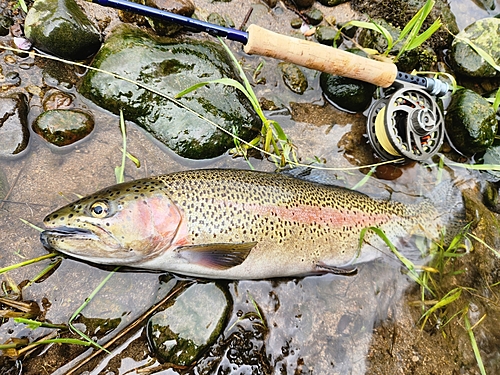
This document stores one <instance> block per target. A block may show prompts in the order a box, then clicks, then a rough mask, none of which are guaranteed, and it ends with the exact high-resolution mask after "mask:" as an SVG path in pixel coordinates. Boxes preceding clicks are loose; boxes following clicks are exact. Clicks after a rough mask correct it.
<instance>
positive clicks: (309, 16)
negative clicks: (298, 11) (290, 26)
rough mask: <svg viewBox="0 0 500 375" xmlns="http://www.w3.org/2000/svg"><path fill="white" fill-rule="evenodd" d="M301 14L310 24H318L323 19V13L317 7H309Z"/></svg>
mask: <svg viewBox="0 0 500 375" xmlns="http://www.w3.org/2000/svg"><path fill="white" fill-rule="evenodd" d="M302 15H303V16H304V17H305V18H306V20H307V22H308V23H309V24H311V25H319V24H320V23H321V21H323V13H322V12H321V11H320V10H319V9H317V8H314V7H313V8H311V9H308V10H307V11H305V12H303V13H302Z"/></svg>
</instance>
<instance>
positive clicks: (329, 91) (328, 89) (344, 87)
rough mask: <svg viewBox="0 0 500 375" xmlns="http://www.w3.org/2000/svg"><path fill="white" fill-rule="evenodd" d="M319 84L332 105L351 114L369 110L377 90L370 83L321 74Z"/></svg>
mask: <svg viewBox="0 0 500 375" xmlns="http://www.w3.org/2000/svg"><path fill="white" fill-rule="evenodd" d="M319 82H320V86H321V89H322V90H323V94H324V95H325V97H326V98H327V99H328V100H329V101H330V102H331V103H332V104H334V105H335V106H337V107H340V108H341V109H344V110H347V111H351V112H362V111H364V110H365V109H367V108H368V106H369V105H370V103H371V101H372V96H373V93H374V92H375V89H376V87H375V86H374V85H372V84H370V83H366V82H362V81H358V80H356V79H352V78H347V77H341V76H337V75H333V74H328V73H321V75H320V77H319Z"/></svg>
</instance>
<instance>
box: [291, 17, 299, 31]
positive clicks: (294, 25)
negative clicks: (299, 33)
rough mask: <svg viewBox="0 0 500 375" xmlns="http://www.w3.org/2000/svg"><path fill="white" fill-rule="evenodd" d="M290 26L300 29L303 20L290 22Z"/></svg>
mask: <svg viewBox="0 0 500 375" xmlns="http://www.w3.org/2000/svg"><path fill="white" fill-rule="evenodd" d="M290 26H291V27H292V28H294V29H300V27H301V26H302V19H300V18H298V17H297V18H294V19H292V20H291V21H290Z"/></svg>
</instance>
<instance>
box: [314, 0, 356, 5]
mask: <svg viewBox="0 0 500 375" xmlns="http://www.w3.org/2000/svg"><path fill="white" fill-rule="evenodd" d="M347 1H349V0H319V2H320V3H321V4H322V5H324V6H327V7H334V6H336V5H339V4H343V3H345V2H347Z"/></svg>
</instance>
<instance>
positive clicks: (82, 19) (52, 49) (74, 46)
mask: <svg viewBox="0 0 500 375" xmlns="http://www.w3.org/2000/svg"><path fill="white" fill-rule="evenodd" d="M24 31H25V34H26V37H27V38H28V39H29V40H30V41H31V42H32V43H33V45H34V46H35V47H36V48H39V49H40V50H42V51H45V52H47V53H50V54H53V55H56V56H59V57H62V58H65V59H70V60H82V59H85V58H87V57H89V56H92V55H93V54H94V53H96V52H97V50H98V49H99V47H100V46H101V34H100V33H99V30H97V28H96V27H95V26H94V24H93V23H92V22H90V20H89V19H88V18H87V16H86V15H85V13H83V11H82V10H81V9H80V7H79V6H78V5H77V4H76V2H75V1H74V0H36V1H35V3H34V4H33V6H32V7H31V8H30V10H29V12H28V14H27V15H26V20H25V24H24Z"/></svg>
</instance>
